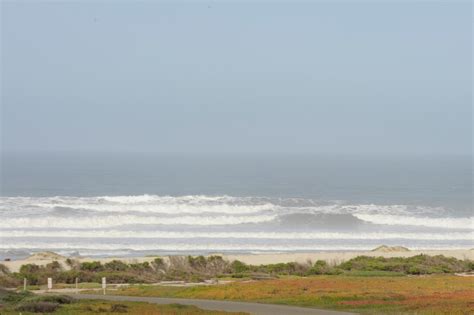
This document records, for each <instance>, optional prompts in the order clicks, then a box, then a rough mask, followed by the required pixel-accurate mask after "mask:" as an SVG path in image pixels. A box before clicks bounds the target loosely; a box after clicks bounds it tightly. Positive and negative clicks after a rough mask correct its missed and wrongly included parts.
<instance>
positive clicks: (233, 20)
mask: <svg viewBox="0 0 474 315" xmlns="http://www.w3.org/2000/svg"><path fill="white" fill-rule="evenodd" d="M1 10H2V19H1V20H2V22H1V62H2V67H1V69H2V70H1V74H2V81H1V84H2V85H1V94H2V95H1V97H2V98H1V106H2V107H1V110H2V111H1V125H2V126H1V127H2V128H1V131H2V151H3V152H9V151H20V152H27V151H42V152H44V151H45V152H56V151H73V152H76V151H80V152H158V153H185V154H192V153H197V154H203V153H204V154H207V153H210V154H217V153H225V154H227V153H231V154H232V153H245V154H247V153H248V154H261V153H264V154H266V153H268V154H342V155H349V154H356V155H365V154H367V155H378V154H380V155H398V154H400V155H465V154H472V117H473V116H472V4H471V2H470V1H464V2H456V1H445V2H442V1H441V2H429V1H424V2H422V1H416V2H415V1H413V2H408V1H395V2H388V1H384V2H378V3H376V2H372V3H370V2H357V1H351V2H342V1H337V2H332V3H331V2H322V1H314V2H306V3H303V2H301V3H296V2H289V1H288V2H279V3H277V2H270V1H266V2H256V1H254V2H237V1H236V2H230V1H224V2H217V1H211V2H204V1H202V2H200V1H193V2H188V3H185V2H159V1H155V2H153V1H145V2H132V1H122V2H120V3H118V2H110V1H103V2H91V1H75V2H72V1H63V2H31V1H29V2H25V1H23V2H17V1H2V4H1Z"/></svg>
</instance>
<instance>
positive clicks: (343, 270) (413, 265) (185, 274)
mask: <svg viewBox="0 0 474 315" xmlns="http://www.w3.org/2000/svg"><path fill="white" fill-rule="evenodd" d="M66 264H67V265H68V267H69V268H70V269H69V270H65V269H64V268H63V266H62V265H61V264H59V263H58V262H56V261H55V262H52V263H50V264H47V265H45V266H38V265H35V264H27V265H23V266H21V268H20V270H19V272H16V273H10V272H9V271H8V269H7V268H6V267H5V266H3V265H0V286H3V287H18V286H21V285H22V284H23V282H22V280H23V278H26V279H27V280H28V285H29V286H30V287H29V288H31V289H32V288H34V287H33V286H35V285H44V284H46V282H47V278H48V277H52V278H53V279H54V283H55V284H61V283H62V284H74V283H75V281H76V278H78V279H79V282H81V283H100V282H101V279H102V277H107V282H108V283H111V284H113V283H155V282H158V281H163V280H183V281H188V282H202V281H204V280H206V279H213V278H234V279H243V278H245V279H260V280H261V279H271V278H278V277H285V276H312V275H347V276H403V275H424V274H446V273H457V272H471V271H473V270H474V262H473V261H471V260H459V259H456V258H451V257H445V256H441V255H439V256H428V255H417V256H413V257H408V258H402V257H392V258H384V257H369V256H358V257H356V258H353V259H350V260H348V261H346V262H343V263H341V264H338V265H330V264H328V263H327V262H325V261H323V260H318V261H316V262H315V263H311V262H309V261H308V262H306V263H296V262H291V263H278V264H268V265H259V266H256V265H247V264H245V263H243V262H241V261H238V260H235V261H232V262H231V263H229V262H228V261H226V260H224V259H223V258H222V257H220V256H209V257H204V256H197V257H192V256H187V257H186V256H171V257H169V259H168V260H167V261H164V260H163V259H162V258H156V259H155V260H153V261H152V262H143V263H132V264H127V263H124V262H122V261H119V260H113V261H110V262H107V263H105V264H102V263H100V262H99V261H92V262H82V263H80V262H78V261H76V260H73V259H68V260H67V261H66Z"/></svg>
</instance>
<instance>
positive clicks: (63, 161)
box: [0, 153, 474, 258]
mask: <svg viewBox="0 0 474 315" xmlns="http://www.w3.org/2000/svg"><path fill="white" fill-rule="evenodd" d="M1 162H2V167H1V172H2V173H1V176H0V178H1V181H2V182H1V183H2V186H1V197H0V257H1V258H4V257H10V258H11V257H24V256H26V255H28V254H30V253H32V252H37V251H44V250H50V251H55V252H58V253H60V254H64V255H92V256H109V255H123V256H127V255H129V256H137V255H147V254H175V253H193V254H201V253H202V254H206V253H216V252H218V253H229V252H232V253H237V252H238V253H261V252H301V251H327V250H368V249H372V248H374V247H376V246H378V245H381V244H386V245H400V246H406V247H409V248H410V249H467V248H472V247H474V241H473V239H474V220H473V216H472V210H473V204H472V201H473V200H472V176H473V169H472V157H469V156H464V157H463V156H457V157H428V156H418V157H388V156H384V157H361V156H353V157H351V156H316V155H307V156H296V155H285V156H282V155H278V154H275V155H244V154H236V155H230V154H228V155H220V156H210V155H192V156H191V155H185V154H180V155H178V154H176V155H160V154H137V153H134V154H127V153H94V154H92V153H9V154H7V153H4V154H3V155H2V161H1Z"/></svg>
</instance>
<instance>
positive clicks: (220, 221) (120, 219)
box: [0, 215, 276, 229]
mask: <svg viewBox="0 0 474 315" xmlns="http://www.w3.org/2000/svg"><path fill="white" fill-rule="evenodd" d="M275 218H276V216H275V215H258V216H212V217H210V216H179V217H171V218H170V217H156V216H135V215H114V216H95V217H94V216H90V217H70V218H62V217H52V216H45V217H41V218H6V219H3V220H2V221H0V228H10V229H12V228H19V227H23V228H48V227H50V228H63V229H64V228H75V229H81V228H82V229H91V228H107V227H117V226H122V225H132V224H148V225H150V224H151V225H164V224H166V225H236V224H245V223H261V222H268V221H272V220H274V219H275Z"/></svg>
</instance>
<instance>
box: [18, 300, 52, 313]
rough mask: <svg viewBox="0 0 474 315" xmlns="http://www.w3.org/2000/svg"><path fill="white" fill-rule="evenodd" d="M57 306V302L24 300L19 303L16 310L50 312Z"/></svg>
mask: <svg viewBox="0 0 474 315" xmlns="http://www.w3.org/2000/svg"><path fill="white" fill-rule="evenodd" d="M58 307H59V304H58V303H52V302H41V301H40V302H25V303H22V304H20V305H19V306H18V307H17V308H16V310H17V311H21V312H32V313H52V312H54V311H56V310H57V309H58Z"/></svg>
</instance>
